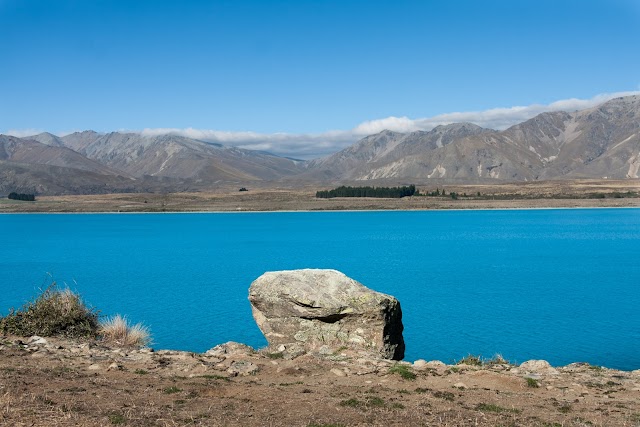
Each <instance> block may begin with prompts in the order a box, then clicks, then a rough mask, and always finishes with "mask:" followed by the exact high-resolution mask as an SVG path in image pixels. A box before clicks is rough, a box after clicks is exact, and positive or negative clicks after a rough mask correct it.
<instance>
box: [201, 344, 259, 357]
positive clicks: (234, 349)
mask: <svg viewBox="0 0 640 427" xmlns="http://www.w3.org/2000/svg"><path fill="white" fill-rule="evenodd" d="M254 352H255V350H254V349H253V348H252V347H249V346H248V345H246V344H241V343H237V342H233V341H229V342H226V343H224V344H219V345H217V346H215V347H213V348H212V349H209V350H207V352H206V353H205V354H206V355H207V356H214V357H222V358H226V357H229V356H232V355H238V354H240V355H248V354H251V353H254Z"/></svg>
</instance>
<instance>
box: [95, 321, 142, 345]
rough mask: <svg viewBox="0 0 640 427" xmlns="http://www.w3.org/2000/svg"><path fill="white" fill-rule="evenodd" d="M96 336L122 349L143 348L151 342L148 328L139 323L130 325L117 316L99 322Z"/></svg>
mask: <svg viewBox="0 0 640 427" xmlns="http://www.w3.org/2000/svg"><path fill="white" fill-rule="evenodd" d="M98 334H99V335H100V337H102V340H103V341H104V342H106V343H108V344H115V345H120V346H124V347H144V346H146V345H148V344H149V343H150V342H151V335H150V333H149V328H147V327H146V326H144V325H142V324H140V323H137V324H135V325H130V324H129V322H128V321H127V319H126V317H122V316H120V315H119V314H117V315H115V316H113V317H111V318H108V319H106V320H105V321H103V322H100V328H99V329H98Z"/></svg>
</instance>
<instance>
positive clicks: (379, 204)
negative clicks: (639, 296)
mask: <svg viewBox="0 0 640 427" xmlns="http://www.w3.org/2000/svg"><path fill="white" fill-rule="evenodd" d="M354 185H362V184H354ZM242 187H247V188H248V191H238V190H239V189H240V188H242ZM330 188H333V187H332V186H322V187H321V186H318V185H313V186H311V185H309V186H303V185H301V186H284V185H283V186H278V185H276V184H269V185H267V184H261V186H258V187H255V188H252V187H251V186H247V185H243V184H240V185H237V186H232V185H225V186H221V187H220V188H218V189H216V190H215V191H208V192H191V193H186V192H185V193H120V194H98V195H68V196H39V197H37V200H36V202H21V201H13V200H7V199H2V200H1V201H0V213H1V212H43V213H44V212H243V211H244V212H257V211H317V210H318V211H322V210H429V209H528V208H590V207H638V206H640V180H621V181H613V180H574V181H543V182H532V183H513V184H477V185H437V184H433V185H417V188H418V189H419V191H420V193H422V194H426V193H430V192H433V191H436V189H438V191H442V189H443V188H444V190H445V191H446V195H445V196H438V197H431V196H414V197H404V198H402V199H378V198H355V197H349V198H347V197H341V198H334V199H318V198H316V197H315V194H316V191H317V190H322V189H330ZM451 192H455V193H456V194H457V195H458V198H457V199H453V198H452V197H451V195H450V194H451ZM465 194H466V196H465Z"/></svg>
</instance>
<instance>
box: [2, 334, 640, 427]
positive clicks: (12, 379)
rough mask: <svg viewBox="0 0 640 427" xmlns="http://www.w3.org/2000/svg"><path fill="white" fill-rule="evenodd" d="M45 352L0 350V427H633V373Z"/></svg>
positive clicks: (9, 343) (25, 345)
mask: <svg viewBox="0 0 640 427" xmlns="http://www.w3.org/2000/svg"><path fill="white" fill-rule="evenodd" d="M32 341H33V340H32ZM46 341H47V342H46V343H40V344H37V343H31V344H29V340H28V339H27V338H22V339H19V338H17V337H4V338H1V341H0V425H3V426H109V425H129V426H187V425H190V426H191V425H195V426H303V427H309V426H338V425H342V426H402V427H407V426H426V425H429V426H433V425H436V426H541V427H542V426H639V425H640V371H633V372H622V371H615V370H610V369H606V368H602V367H594V366H589V365H587V364H572V365H568V366H566V367H563V368H558V369H557V370H556V369H553V368H550V369H544V368H543V369H540V370H538V371H537V372H535V371H534V372H531V371H530V370H528V369H523V368H521V367H516V366H512V365H507V364H496V365H492V366H484V367H476V366H467V365H455V366H447V365H444V364H438V363H427V364H424V365H423V366H419V365H418V364H416V365H415V366H414V365H411V364H409V363H407V364H406V365H405V366H406V367H407V368H408V369H409V370H410V371H412V372H414V373H415V374H416V375H417V378H415V379H404V378H402V377H401V376H400V375H398V374H397V373H391V372H390V367H391V366H393V365H394V362H391V361H387V360H382V359H372V358H368V357H366V356H363V355H362V354H361V353H357V352H355V351H353V350H344V351H342V352H340V353H337V354H335V353H334V354H330V355H310V354H309V355H303V356H301V357H298V358H296V359H293V360H285V359H283V358H279V354H277V353H266V352H251V351H246V350H238V351H234V350H233V349H231V350H230V351H228V352H227V353H225V349H223V350H222V351H218V352H217V353H214V354H194V353H186V352H177V351H158V352H152V351H149V350H148V349H146V350H145V349H143V350H131V349H129V350H127V349H121V348H108V347H104V346H100V345H98V344H97V343H96V342H84V343H82V342H78V341H68V340H61V339H53V338H48V339H47V340H46ZM226 350H229V348H228V347H227V348H226ZM526 377H530V378H533V379H535V381H533V382H534V383H535V384H534V385H537V387H532V386H531V385H532V384H528V383H527V380H526ZM530 382H531V380H530Z"/></svg>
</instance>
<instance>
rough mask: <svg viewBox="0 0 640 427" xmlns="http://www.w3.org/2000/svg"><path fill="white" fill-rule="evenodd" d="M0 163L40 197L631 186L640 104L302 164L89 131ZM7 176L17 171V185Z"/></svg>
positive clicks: (467, 130) (391, 140)
mask: <svg viewBox="0 0 640 427" xmlns="http://www.w3.org/2000/svg"><path fill="white" fill-rule="evenodd" d="M0 161H2V163H1V164H0V172H3V174H2V176H3V178H4V179H5V182H4V184H3V187H4V188H7V189H8V188H11V190H14V191H23V192H28V191H36V192H39V193H42V194H66V193H82V192H84V191H88V192H96V191H98V192H103V190H104V191H114V192H119V191H190V190H193V191H199V190H207V189H212V188H215V187H216V186H217V185H219V184H220V183H238V184H239V185H241V186H244V185H247V184H250V183H254V184H257V183H260V182H272V183H284V184H286V185H297V184H298V183H307V184H308V183H319V184H333V183H345V182H361V183H364V184H366V183H367V182H374V181H375V182H378V181H389V182H409V181H410V182H413V183H416V184H422V185H425V184H428V183H429V182H438V183H439V182H443V183H444V182H458V183H463V182H464V183H475V182H528V181H538V180H558V179H580V178H598V179H604V178H606V179H610V178H611V179H637V178H638V176H639V175H640V96H639V95H631V96H627V97H621V98H615V99H612V100H610V101H607V102H605V103H602V104H600V105H598V106H595V107H593V108H589V109H585V110H579V111H574V112H563V111H556V112H545V113H541V114H539V115H537V116H535V117H533V118H531V119H529V120H526V121H523V122H522V123H519V124H516V125H514V126H511V127H509V128H507V129H505V130H492V129H485V128H482V127H480V126H477V125H475V124H472V123H452V124H448V125H441V126H437V127H434V128H433V129H431V130H428V131H423V130H420V131H414V132H409V133H400V132H394V131H391V130H383V131H382V132H379V133H377V134H373V135H368V136H366V137H364V138H362V139H360V140H359V141H356V142H355V143H354V144H352V145H350V146H349V147H347V148H345V149H343V150H340V151H338V152H336V153H334V154H331V155H329V156H326V157H323V158H320V159H313V160H307V161H301V160H297V159H292V158H285V157H279V156H276V155H273V154H270V153H266V152H263V151H255V150H246V149H242V148H237V147H228V146H224V145H221V144H217V143H209V142H206V141H201V140H197V139H191V138H187V137H183V136H178V135H173V134H163V135H157V136H149V135H143V134H140V133H132V132H109V133H98V132H95V131H91V130H87V131H83V132H74V133H72V134H69V135H65V136H62V137H59V136H56V135H53V134H51V133H47V132H43V133H40V134H37V135H33V136H30V137H23V138H17V137H13V136H7V135H0ZM9 170H13V172H16V171H20V173H19V174H18V175H19V176H20V179H17V178H16V177H17V176H18V175H16V173H17V172H16V173H13V174H12V173H9V172H8V171H9ZM83 180H86V181H87V183H90V185H83ZM101 180H102V181H103V182H102V184H104V185H100V181H101ZM65 182H67V183H68V184H65ZM49 184H51V185H49ZM54 184H55V185H54ZM96 189H98V190H96ZM11 190H10V191H11Z"/></svg>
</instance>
